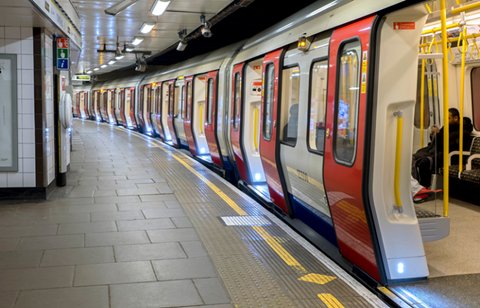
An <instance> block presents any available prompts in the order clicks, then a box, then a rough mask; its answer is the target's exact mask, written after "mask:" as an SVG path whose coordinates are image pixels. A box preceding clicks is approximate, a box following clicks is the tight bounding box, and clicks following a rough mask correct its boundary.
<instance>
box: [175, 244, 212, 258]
mask: <svg viewBox="0 0 480 308" xmlns="http://www.w3.org/2000/svg"><path fill="white" fill-rule="evenodd" d="M180 244H181V245H182V247H183V250H185V252H186V253H187V256H188V257H189V258H199V257H207V256H208V253H207V251H206V250H205V248H204V247H203V244H202V242H200V241H191V242H180Z"/></svg>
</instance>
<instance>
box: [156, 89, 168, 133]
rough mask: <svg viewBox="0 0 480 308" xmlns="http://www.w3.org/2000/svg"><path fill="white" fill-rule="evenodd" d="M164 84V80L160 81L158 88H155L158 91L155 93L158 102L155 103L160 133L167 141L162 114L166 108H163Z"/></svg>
mask: <svg viewBox="0 0 480 308" xmlns="http://www.w3.org/2000/svg"><path fill="white" fill-rule="evenodd" d="M163 84H164V83H162V82H160V83H158V84H157V89H156V90H155V92H156V93H157V94H156V95H155V98H156V103H155V107H156V109H155V121H156V123H157V127H158V131H157V132H158V134H159V135H160V138H161V139H162V140H163V141H166V139H165V138H166V135H165V129H164V126H163V122H162V116H163V113H164V110H165V109H162V108H163V97H164V95H163Z"/></svg>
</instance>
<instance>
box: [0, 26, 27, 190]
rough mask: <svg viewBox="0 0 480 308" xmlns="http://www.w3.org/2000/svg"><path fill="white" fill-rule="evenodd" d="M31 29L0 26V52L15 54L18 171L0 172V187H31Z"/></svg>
mask: <svg viewBox="0 0 480 308" xmlns="http://www.w3.org/2000/svg"><path fill="white" fill-rule="evenodd" d="M32 33H33V29H32V28H24V27H0V53H8V54H16V55H17V80H18V86H17V87H18V157H19V159H18V172H0V187H12V188H13V187H35V122H34V121H35V116H34V113H35V109H34V90H33V34H32Z"/></svg>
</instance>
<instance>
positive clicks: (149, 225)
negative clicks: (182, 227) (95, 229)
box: [117, 218, 175, 231]
mask: <svg viewBox="0 0 480 308" xmlns="http://www.w3.org/2000/svg"><path fill="white" fill-rule="evenodd" d="M117 226H118V231H135V230H159V229H175V225H174V224H173V222H172V221H171V220H170V219H168V218H161V219H143V220H124V221H121V220H119V221H117Z"/></svg>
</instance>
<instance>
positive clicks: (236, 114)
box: [233, 73, 242, 131]
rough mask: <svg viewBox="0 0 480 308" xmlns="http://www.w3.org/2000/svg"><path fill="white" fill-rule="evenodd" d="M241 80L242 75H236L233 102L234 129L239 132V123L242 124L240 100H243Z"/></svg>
mask: <svg viewBox="0 0 480 308" xmlns="http://www.w3.org/2000/svg"><path fill="white" fill-rule="evenodd" d="M241 95H242V94H241V79H240V73H236V74H235V89H234V94H233V96H234V98H235V99H234V100H233V129H234V130H235V131H237V130H238V123H239V122H240V99H241V97H242V96H241Z"/></svg>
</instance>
